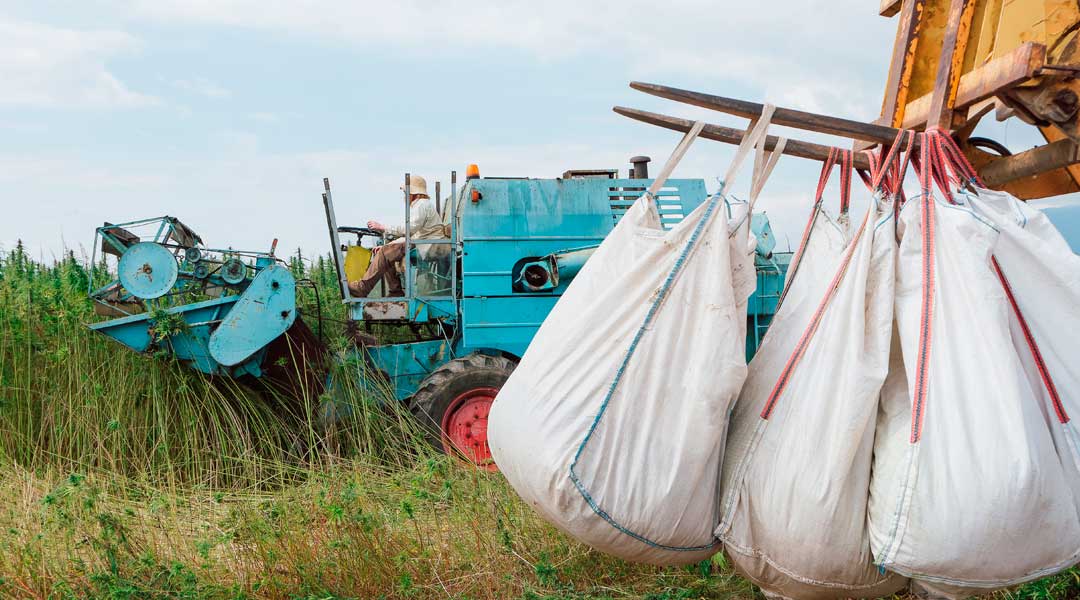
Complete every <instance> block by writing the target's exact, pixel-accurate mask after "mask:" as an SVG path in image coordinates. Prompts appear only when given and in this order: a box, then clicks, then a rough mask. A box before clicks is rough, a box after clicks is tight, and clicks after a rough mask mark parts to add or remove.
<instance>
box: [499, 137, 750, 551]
mask: <svg viewBox="0 0 1080 600" xmlns="http://www.w3.org/2000/svg"><path fill="white" fill-rule="evenodd" d="M767 122H768V119H767V117H764V116H763V118H762V119H761V120H760V121H759V123H758V127H756V128H755V130H754V132H753V134H752V136H753V137H754V138H755V139H753V140H749V139H748V141H750V143H757V142H759V141H761V140H763V139H764V137H765V136H764V130H765V128H766V127H767ZM747 137H748V138H750V137H751V136H747ZM684 142H685V140H684ZM748 149H749V148H747V147H746V146H745V145H744V147H742V148H740V152H739V153H737V158H736V161H735V163H736V164H735V165H733V169H732V170H734V167H735V166H737V163H738V162H739V161H740V160H741V159H742V157H744V156H745V154H746V152H745V151H746V150H748ZM682 150H683V151H685V148H682ZM676 154H677V155H678V154H679V151H678V150H677V152H676ZM671 166H673V164H672V162H671V161H669V165H668V167H671ZM668 167H665V169H664V171H662V172H661V176H660V177H659V178H658V182H657V183H655V184H654V185H653V186H652V187H653V188H658V187H659V185H662V180H663V179H664V178H665V177H666V174H667V173H670V168H668ZM731 176H732V174H731V173H730V172H729V176H728V177H727V178H726V179H725V180H726V181H728V182H730V180H731ZM725 208H726V207H725V201H724V199H723V198H722V197H720V196H719V195H717V196H714V197H713V198H710V199H709V200H707V201H706V202H704V203H703V204H702V205H701V206H699V207H698V208H697V209H695V210H694V211H693V212H691V213H690V214H689V215H688V216H687V217H686V218H685V219H684V220H683V221H682V222H680V223H679V224H678V225H676V226H675V227H674V228H673V229H672V230H670V231H664V230H663V229H662V227H661V224H660V218H659V215H658V213H657V208H656V204H655V201H654V200H653V199H652V197H651V194H649V193H647V194H645V195H644V196H642V197H641V198H640V199H639V200H638V201H637V202H635V203H634V205H633V206H632V207H631V208H630V210H629V211H628V212H627V213H626V215H624V216H623V218H622V220H620V221H619V223H618V225H617V226H616V227H615V229H614V230H613V231H612V232H611V233H610V234H609V235H608V236H607V238H606V239H605V240H604V242H603V243H602V244H601V245H600V247H599V248H598V249H597V251H596V252H595V253H594V254H593V256H592V257H591V258H590V259H589V261H588V262H587V263H586V264H585V266H584V268H583V269H582V270H581V272H580V273H579V274H578V275H577V277H575V278H574V280H573V282H572V283H571V284H570V286H569V287H568V289H567V291H566V293H564V294H563V296H562V297H561V298H560V299H559V301H558V303H557V304H556V305H555V307H554V309H553V310H552V311H551V313H550V314H549V315H548V317H547V318H546V319H545V320H544V323H543V325H542V326H541V327H540V330H539V331H538V332H537V334H536V337H535V338H534V339H533V341H532V343H531V344H530V345H529V349H528V351H527V352H526V353H525V356H524V357H523V358H522V360H521V363H520V364H519V365H518V367H517V368H516V369H515V370H514V373H513V375H511V377H510V379H509V380H508V381H507V382H506V384H505V385H504V386H503V388H502V390H501V391H500V392H499V395H498V397H497V398H496V400H495V403H494V405H493V406H492V409H491V413H490V415H489V421H488V440H489V444H490V446H491V451H492V455H493V456H494V458H495V462H496V464H498V465H499V468H500V470H501V471H502V473H503V474H504V475H505V476H506V478H507V480H508V481H509V482H510V483H511V485H513V487H514V489H515V490H517V492H518V494H520V495H521V497H522V498H523V499H524V500H525V501H526V502H528V503H529V504H530V505H532V506H533V507H534V508H535V509H536V510H537V511H538V512H540V513H541V514H542V515H543V516H544V517H545V518H546V519H547V520H549V521H550V522H552V523H553V524H554V525H556V526H557V527H559V528H560V529H562V530H563V531H565V532H567V533H569V534H570V535H572V536H574V537H576V538H577V539H579V540H581V541H582V542H584V543H586V544H588V545H590V546H592V547H594V548H596V549H598V550H602V551H604V552H608V553H610V554H614V555H616V556H619V557H621V558H624V559H627V560H633V561H640V562H648V563H654V564H686V563H692V562H696V561H700V560H702V559H704V558H707V557H708V556H710V555H712V554H714V553H715V552H716V551H717V550H719V542H718V541H717V540H716V539H715V538H714V536H713V530H714V528H715V527H716V525H717V523H718V522H719V475H720V467H721V460H722V454H723V448H724V435H725V432H726V429H727V422H728V414H729V411H730V409H731V405H732V402H733V401H734V399H735V396H736V394H737V393H738V391H739V388H740V387H741V386H742V382H743V379H744V378H745V376H746V358H745V336H746V304H747V300H748V298H749V296H750V294H752V293H753V290H754V286H755V284H756V273H755V270H754V261H753V250H752V247H749V248H748V244H749V241H748V234H747V231H748V226H749V225H748V223H749V218H748V216H747V215H746V214H745V211H746V210H747V208H748V207H747V205H746V204H745V203H743V204H740V205H738V206H734V207H732V209H733V212H732V214H731V216H730V220H729V219H728V218H727V211H726V210H725ZM732 229H733V230H734V231H733V232H731V233H729V231H731V230H732Z"/></svg>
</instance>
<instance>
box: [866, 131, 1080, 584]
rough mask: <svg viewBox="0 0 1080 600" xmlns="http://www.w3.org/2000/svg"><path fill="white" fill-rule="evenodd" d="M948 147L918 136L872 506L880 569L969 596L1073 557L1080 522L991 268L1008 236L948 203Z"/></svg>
mask: <svg viewBox="0 0 1080 600" xmlns="http://www.w3.org/2000/svg"><path fill="white" fill-rule="evenodd" d="M951 143H952V142H951V140H950V139H948V138H947V136H946V135H945V134H942V133H938V132H930V133H927V134H925V135H924V136H923V142H922V149H921V154H920V157H921V160H920V164H921V169H922V171H921V173H920V180H921V184H922V195H921V197H919V198H918V199H917V200H912V201H909V202H907V203H906V204H905V205H904V207H903V209H902V210H901V211H900V215H899V224H898V231H899V235H900V237H901V243H900V253H899V262H898V271H897V283H896V320H897V331H898V341H899V344H898V346H899V351H900V353H901V356H900V357H898V358H901V359H902V365H903V368H899V364H900V363H899V361H895V364H896V365H897V367H898V369H897V371H895V372H892V373H890V376H889V380H888V381H887V382H886V384H885V387H884V389H883V393H882V405H881V419H880V420H879V424H878V428H877V437H876V440H875V447H874V458H875V460H874V473H873V479H872V482H871V502H870V509H869V515H870V534H871V536H870V538H871V546H872V549H873V552H874V558H875V560H876V561H877V563H878V564H880V565H881V566H882V567H884V568H886V569H888V570H891V571H893V572H896V573H900V574H903V575H906V576H909V577H911V578H912V579H913V582H914V583H915V584H918V585H919V586H920V587H923V588H926V589H928V590H929V591H931V592H932V593H934V594H937V595H940V596H946V597H962V596H966V595H972V594H983V593H987V592H990V591H992V590H994V589H997V588H1002V587H1008V586H1012V585H1016V584H1019V583H1023V582H1025V581H1030V580H1033V579H1037V578H1040V577H1044V576H1046V575H1049V574H1052V573H1054V572H1056V571H1059V570H1061V569H1064V568H1066V567H1068V566H1069V565H1072V564H1074V563H1076V561H1077V560H1078V558H1080V517H1078V515H1077V509H1076V505H1075V499H1074V497H1073V491H1072V489H1071V488H1070V485H1069V483H1068V475H1067V472H1066V470H1065V467H1063V462H1062V461H1061V459H1060V457H1059V453H1058V452H1059V451H1058V448H1056V447H1055V439H1054V436H1053V435H1052V434H1051V431H1050V428H1048V426H1047V419H1046V418H1045V410H1046V408H1045V403H1044V401H1043V399H1042V398H1041V393H1040V392H1039V391H1038V389H1037V388H1036V387H1034V386H1033V385H1032V380H1031V378H1030V377H1029V375H1028V373H1027V370H1026V369H1025V366H1024V365H1025V362H1026V361H1027V360H1028V359H1026V358H1024V354H1025V353H1027V352H1028V350H1027V349H1026V348H1018V347H1017V346H1016V344H1015V343H1014V337H1013V334H1012V328H1013V325H1012V323H1011V320H1012V318H1014V317H1013V316H1011V314H1010V313H1011V311H1012V308H1011V307H1010V303H1009V299H1008V294H1007V292H1006V288H1005V287H1004V286H1003V285H1002V282H1001V280H1000V279H999V278H998V277H997V275H996V274H995V272H994V268H993V265H994V260H993V256H994V253H995V252H996V251H997V249H998V248H999V247H1000V244H1001V241H1002V238H1001V233H1000V231H999V229H998V228H997V227H996V226H995V223H994V222H993V221H992V220H989V219H987V218H986V217H985V216H984V215H982V214H980V212H978V211H976V210H973V209H972V207H971V206H968V205H964V204H960V203H954V202H952V201H951V200H952V196H951V195H950V194H949V185H948V181H947V178H946V171H945V169H946V165H947V166H948V167H949V168H953V169H955V168H956V164H955V160H956V159H955V158H952V159H949V160H948V161H946V159H945V158H944V157H945V154H944V152H943V150H942V149H943V147H944V146H945V145H947V144H951ZM956 154H958V151H954V152H953V156H954V157H955V156H956ZM971 173H972V174H973V173H974V171H973V170H972V171H971ZM934 180H936V181H937V183H938V187H939V188H941V190H942V191H943V193H944V194H945V197H944V198H935V197H934V195H933V194H932V189H931V184H932V181H934ZM1037 289H1038V288H1037V287H1032V288H1031V289H1030V291H1031V292H1032V293H1037ZM1052 316H1056V315H1053V313H1047V314H1045V315H1044V317H1045V318H1051V317H1052Z"/></svg>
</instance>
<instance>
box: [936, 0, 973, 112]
mask: <svg viewBox="0 0 1080 600" xmlns="http://www.w3.org/2000/svg"><path fill="white" fill-rule="evenodd" d="M974 15H975V0H952V3H951V4H950V5H949V16H948V22H947V23H948V24H947V25H946V27H945V38H944V39H943V40H942V42H941V54H940V55H939V56H938V70H937V75H936V76H935V78H934V91H933V93H932V95H931V98H930V112H929V115H928V117H927V120H926V126H927V127H928V128H929V127H940V128H941V129H944V130H945V131H950V130H952V128H953V127H952V126H953V107H954V106H955V105H956V91H957V88H958V87H959V85H960V75H961V69H962V68H963V66H964V51H965V50H966V49H967V42H968V37H970V36H969V34H970V33H971V19H972V17H974Z"/></svg>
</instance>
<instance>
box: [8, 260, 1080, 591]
mask: <svg viewBox="0 0 1080 600" xmlns="http://www.w3.org/2000/svg"><path fill="white" fill-rule="evenodd" d="M291 266H292V268H293V269H294V270H295V271H296V272H297V273H298V274H303V275H305V276H307V277H309V278H310V279H311V280H313V281H314V283H315V284H316V285H318V286H320V287H322V288H323V290H324V291H323V293H322V304H323V305H324V306H323V308H324V309H325V310H327V312H328V313H329V314H328V315H327V316H326V319H325V327H326V328H327V332H328V333H332V332H331V329H333V330H335V331H336V330H337V328H338V322H337V321H338V320H339V319H340V318H341V315H340V314H334V310H333V308H332V307H331V306H327V305H333V304H335V303H333V302H332V301H330V300H328V298H333V297H334V294H333V292H331V291H329V289H330V287H329V285H328V283H329V282H330V281H332V276H331V275H330V274H329V272H328V269H327V266H326V264H325V261H323V260H316V261H315V263H314V265H312V264H311V263H310V262H308V261H304V260H302V259H299V258H297V259H294V260H293V261H292V264H291ZM99 268H100V267H96V266H95V267H91V266H88V265H86V264H85V262H84V261H82V260H80V259H78V258H77V257H76V256H74V255H68V256H67V257H65V258H63V259H62V260H59V261H56V262H55V263H53V264H49V265H45V264H41V263H40V262H36V261H34V260H31V259H30V258H28V257H27V256H26V255H25V254H24V253H23V251H22V249H21V248H15V249H13V250H10V251H9V252H7V253H5V254H4V255H3V256H0V596H2V597H4V598H40V599H45V598H132V599H136V598H138V599H143V598H186V599H203V598H222V599H226V598H229V599H241V598H268V599H270V598H274V599H276V598H310V599H332V598H452V599H465V598H470V599H481V598H485V599H486V598H490V599H504V598H528V599H540V598H550V599H570V598H611V599H621V598H651V599H656V600H659V599H675V598H687V599H689V598H752V597H761V595H760V592H757V591H756V590H755V589H754V588H753V587H752V586H751V585H750V584H748V583H746V582H745V581H743V580H742V579H740V578H738V577H737V576H735V575H734V574H733V573H732V571H731V569H730V568H728V566H727V564H726V563H725V561H724V559H723V557H722V556H717V557H715V558H714V559H713V560H712V561H711V562H705V563H702V564H699V565H696V566H693V567H688V568H668V569H662V568H656V567H649V566H641V565H631V564H628V563H624V562H622V561H619V560H616V559H612V558H609V557H606V556H604V555H602V554H599V553H597V552H594V551H591V550H589V549H588V548H587V547H585V546H583V545H581V544H578V543H576V542H574V541H573V540H572V539H570V538H568V537H567V536H565V535H563V534H561V533H559V532H558V531H556V530H555V529H553V528H552V527H550V526H548V525H547V524H546V523H544V522H543V521H541V520H540V519H539V518H538V517H537V516H536V515H535V514H534V513H533V512H532V511H531V509H529V508H528V507H527V506H525V505H524V504H523V503H521V502H520V501H519V500H518V499H517V496H516V495H515V494H514V492H513V490H512V489H510V488H509V486H507V485H506V483H505V481H504V480H503V479H502V478H501V477H500V476H499V475H498V474H489V473H486V472H482V471H478V470H476V469H473V468H470V467H468V466H466V465H463V464H461V463H459V462H458V461H456V460H453V459H450V458H447V457H445V456H442V455H441V454H439V453H437V452H435V451H434V450H432V449H430V448H429V447H427V446H426V445H425V443H424V442H423V441H422V438H421V436H420V434H419V432H418V431H417V429H416V427H415V425H414V424H413V423H412V421H411V420H410V418H409V417H408V415H407V414H406V413H405V412H404V411H401V410H400V409H398V408H396V407H395V406H394V405H393V404H388V403H386V402H383V401H382V399H381V398H375V397H365V396H364V395H362V394H360V393H356V394H353V396H355V397H354V398H353V402H354V403H355V405H354V406H353V407H352V408H353V412H354V415H355V417H354V418H352V419H350V420H349V421H348V422H346V423H342V424H339V425H337V426H336V427H335V428H334V429H333V430H331V431H326V430H324V428H322V427H320V426H318V424H317V423H318V406H319V402H318V398H303V399H300V401H299V402H295V401H288V400H286V399H273V398H263V397H256V396H254V395H252V394H251V393H250V392H248V391H246V390H245V389H243V388H240V387H237V386H236V385H235V384H231V383H230V382H223V381H217V380H214V381H211V380H209V379H207V378H204V377H200V376H198V375H196V374H194V373H192V372H189V371H188V370H186V369H184V368H182V367H181V366H180V365H176V364H171V363H169V362H168V361H167V360H151V359H149V358H147V357H141V356H136V355H135V354H133V353H131V352H129V351H127V350H125V349H123V348H121V347H119V346H117V345H115V344H113V343H111V342H109V341H108V340H106V339H105V338H104V337H101V336H98V335H96V334H94V333H92V332H90V331H89V330H87V329H86V328H85V327H84V326H83V324H84V323H86V322H89V321H92V320H93V319H94V317H93V312H92V310H91V306H90V304H89V301H88V300H87V299H86V287H87V281H88V278H89V277H91V276H93V275H95V273H93V270H95V269H99ZM96 275H97V276H100V275H101V274H100V273H96ZM308 296H309V297H306V298H305V301H306V304H307V305H308V307H309V310H308V313H309V314H312V313H313V312H314V295H313V294H310V293H309V294H308ZM311 320H312V319H309V322H310V321H311ZM332 343H333V344H337V345H340V344H342V343H344V342H343V340H342V339H340V338H333V342H332ZM345 377H346V379H345V385H346V386H350V385H351V386H356V384H357V382H356V381H349V380H348V379H347V377H348V376H345ZM998 597H1000V598H1010V599H1011V598H1017V599H1018V598H1030V599H1036V598H1077V597H1080V572H1078V571H1077V570H1073V571H1070V572H1068V573H1064V574H1061V575H1058V576H1057V577H1054V578H1050V579H1047V580H1043V581H1039V582H1035V583H1032V584H1029V585H1027V586H1025V587H1023V588H1020V589H1018V590H1014V591H1011V592H1007V593H1000V594H999V595H998Z"/></svg>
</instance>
